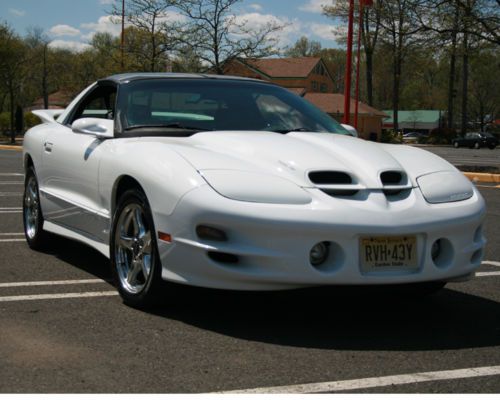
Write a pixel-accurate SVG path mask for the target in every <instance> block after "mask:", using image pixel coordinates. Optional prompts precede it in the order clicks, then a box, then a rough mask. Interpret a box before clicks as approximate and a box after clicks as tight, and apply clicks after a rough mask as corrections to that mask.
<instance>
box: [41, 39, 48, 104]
mask: <svg viewBox="0 0 500 400" xmlns="http://www.w3.org/2000/svg"><path fill="white" fill-rule="evenodd" d="M47 75H48V73H47V45H44V47H43V72H42V95H43V108H45V109H46V110H47V109H48V108H49V93H48V90H47Z"/></svg>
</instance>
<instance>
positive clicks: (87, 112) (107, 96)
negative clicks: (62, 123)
mask: <svg viewBox="0 0 500 400" xmlns="http://www.w3.org/2000/svg"><path fill="white" fill-rule="evenodd" d="M115 104H116V88H115V87H112V86H101V87H97V88H96V89H95V90H93V91H92V92H91V93H89V94H88V95H87V96H86V97H85V98H83V99H82V101H81V102H80V104H79V105H78V106H77V108H76V110H75V112H74V113H73V114H72V115H71V116H70V118H69V120H68V121H67V122H68V124H72V123H73V121H75V120H77V119H79V118H102V119H114V116H115Z"/></svg>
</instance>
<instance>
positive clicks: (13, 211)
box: [0, 210, 23, 214]
mask: <svg viewBox="0 0 500 400" xmlns="http://www.w3.org/2000/svg"><path fill="white" fill-rule="evenodd" d="M22 212H23V210H0V214H19V213H22Z"/></svg>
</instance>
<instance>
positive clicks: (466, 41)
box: [460, 32, 469, 135]
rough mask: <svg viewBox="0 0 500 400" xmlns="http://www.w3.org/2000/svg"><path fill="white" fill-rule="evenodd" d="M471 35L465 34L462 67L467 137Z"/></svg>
mask: <svg viewBox="0 0 500 400" xmlns="http://www.w3.org/2000/svg"><path fill="white" fill-rule="evenodd" d="M468 37H469V34H468V33H467V32H464V43H463V61H462V63H463V65H462V68H463V69H462V125H461V129H460V130H461V133H462V135H465V133H466V132H467V100H468V99H467V97H468V95H469V93H468V84H469V54H468V53H469V50H468V47H469V38H468Z"/></svg>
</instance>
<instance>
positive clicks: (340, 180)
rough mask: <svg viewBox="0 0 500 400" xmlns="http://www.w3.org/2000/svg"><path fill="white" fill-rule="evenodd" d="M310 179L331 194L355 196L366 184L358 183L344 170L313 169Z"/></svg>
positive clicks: (317, 186) (323, 190) (316, 185)
mask: <svg viewBox="0 0 500 400" xmlns="http://www.w3.org/2000/svg"><path fill="white" fill-rule="evenodd" d="M309 180H310V181H311V182H312V183H313V184H314V185H315V187H316V188H318V189H320V190H321V191H322V192H324V193H326V194H328V195H329V196H354V195H355V194H356V193H358V192H359V191H360V190H362V189H364V186H362V185H359V184H357V182H355V180H354V179H353V177H352V176H351V175H349V174H348V173H347V172H344V171H311V172H309Z"/></svg>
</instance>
